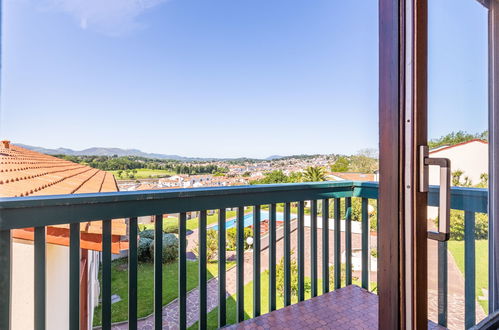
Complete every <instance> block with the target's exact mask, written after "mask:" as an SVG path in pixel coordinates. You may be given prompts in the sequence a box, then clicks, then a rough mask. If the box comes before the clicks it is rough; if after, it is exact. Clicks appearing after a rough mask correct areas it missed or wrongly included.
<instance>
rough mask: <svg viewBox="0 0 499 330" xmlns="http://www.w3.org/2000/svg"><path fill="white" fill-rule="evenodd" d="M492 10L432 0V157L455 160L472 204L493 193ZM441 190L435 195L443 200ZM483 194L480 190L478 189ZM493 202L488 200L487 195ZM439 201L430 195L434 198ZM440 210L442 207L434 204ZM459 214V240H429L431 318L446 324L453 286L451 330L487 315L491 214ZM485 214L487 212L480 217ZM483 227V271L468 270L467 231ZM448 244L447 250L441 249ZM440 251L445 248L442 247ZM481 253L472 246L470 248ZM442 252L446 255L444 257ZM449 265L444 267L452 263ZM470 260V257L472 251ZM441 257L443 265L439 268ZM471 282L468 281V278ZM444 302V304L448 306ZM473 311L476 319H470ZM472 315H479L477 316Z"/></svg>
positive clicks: (433, 216) (463, 0)
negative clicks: (478, 196) (443, 309)
mask: <svg viewBox="0 0 499 330" xmlns="http://www.w3.org/2000/svg"><path fill="white" fill-rule="evenodd" d="M487 22H488V16H487V9H486V8H485V7H483V6H482V5H481V4H480V3H479V2H478V1H475V0H430V1H429V26H428V27H429V45H428V46H429V47H428V49H429V53H428V55H429V58H428V59H429V63H428V69H429V71H428V72H429V74H428V114H429V118H428V128H429V133H428V138H429V145H430V148H431V149H430V157H437V158H440V157H442V158H449V159H450V160H451V183H452V188H451V196H452V195H453V194H454V195H455V193H456V187H463V188H464V189H465V190H464V193H465V197H464V198H465V199H468V198H471V197H472V196H473V194H476V193H477V191H476V190H473V189H471V188H480V189H483V190H486V189H487V171H488V143H487V138H488V132H487V129H488V30H487ZM439 175H440V174H439V169H438V167H436V166H432V167H430V185H438V184H439ZM437 193H438V191H435V192H434V194H433V197H436V196H437ZM478 193H479V192H478ZM485 198H486V197H485ZM432 200H434V201H436V202H438V199H435V198H432V197H430V205H431V203H432V202H431V201H432ZM433 204H434V205H437V204H436V203H433ZM453 207H454V209H452V210H451V217H450V225H451V239H450V240H449V241H448V242H447V243H438V242H437V241H434V240H428V280H429V281H428V285H429V288H428V293H429V317H430V319H431V320H433V321H435V322H438V321H440V322H441V323H442V322H444V319H445V315H442V314H441V315H440V316H439V299H438V293H439V290H440V291H441V292H442V293H445V291H442V290H444V286H446V287H447V291H446V293H447V299H448V300H447V309H446V318H447V326H448V327H449V328H451V329H462V328H463V327H464V326H465V324H466V325H467V326H469V325H470V322H471V323H472V322H473V310H474V311H475V316H476V322H479V321H480V320H481V319H483V318H484V317H485V315H486V314H487V303H488V302H487V288H488V286H487V276H488V275H487V271H488V268H487V257H488V252H487V243H488V242H487V227H488V224H487V215H486V214H484V213H482V212H484V211H485V212H486V210H483V209H479V208H478V206H476V207H470V206H467V209H466V210H465V211H468V212H469V213H468V214H467V216H465V212H464V210H463V209H462V207H460V209H459V210H458V209H456V204H455V205H454V206H453ZM477 211H481V212H477ZM470 214H471V215H474V217H475V225H476V230H475V233H474V234H472V235H470V239H469V240H467V242H466V245H467V246H468V247H472V244H473V243H474V244H475V249H474V252H475V257H474V259H473V260H472V259H469V260H472V261H473V262H476V270H475V272H472V271H470V270H472V269H471V268H469V264H470V263H468V272H466V267H465V265H466V262H465V228H471V227H470V226H471V224H472V220H473V217H472V216H470ZM428 218H429V219H428V227H429V229H430V230H437V223H438V208H437V207H429V209H428ZM439 245H440V246H439ZM439 249H440V250H439ZM471 250H473V249H471V248H470V250H469V251H471ZM439 253H440V254H439ZM445 256H446V258H447V263H446V265H445V267H443V265H444V264H443V263H444V262H445ZM468 256H469V257H470V258H472V256H470V255H469V254H468ZM439 257H440V261H441V262H442V265H440V268H439ZM444 268H446V271H447V279H445V278H441V279H443V280H444V281H443V282H441V283H440V285H439V274H440V276H442V275H443V274H444V273H442V271H443V270H444ZM465 278H466V281H465ZM473 278H474V279H475V285H476V290H475V299H474V300H473V299H472V298H473V297H472V296H471V295H470V297H471V299H468V302H467V303H466V294H465V287H468V288H472V286H471V282H472V281H473ZM442 302H443V300H440V306H441V307H442V306H443V305H442ZM466 305H468V309H467V308H466ZM466 313H468V316H467V317H466ZM470 314H471V316H470Z"/></svg>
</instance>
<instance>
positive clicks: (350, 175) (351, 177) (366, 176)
mask: <svg viewBox="0 0 499 330" xmlns="http://www.w3.org/2000/svg"><path fill="white" fill-rule="evenodd" d="M331 174H332V175H334V176H336V177H339V178H342V179H343V180H347V181H374V180H375V179H376V175H375V174H370V173H354V172H345V173H343V172H332V173H331Z"/></svg>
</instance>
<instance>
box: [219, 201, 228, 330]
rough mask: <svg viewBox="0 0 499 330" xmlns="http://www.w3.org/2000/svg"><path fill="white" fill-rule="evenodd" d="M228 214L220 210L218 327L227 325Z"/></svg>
mask: <svg viewBox="0 0 499 330" xmlns="http://www.w3.org/2000/svg"><path fill="white" fill-rule="evenodd" d="M225 222H226V212H225V209H219V210H218V327H219V328H221V327H224V326H225V325H226V324H227V315H226V293H225V292H226V291H225V272H226V270H225V267H226V260H225V252H226V249H227V247H226V246H225V245H226V243H225V240H226V236H225V235H226V233H225Z"/></svg>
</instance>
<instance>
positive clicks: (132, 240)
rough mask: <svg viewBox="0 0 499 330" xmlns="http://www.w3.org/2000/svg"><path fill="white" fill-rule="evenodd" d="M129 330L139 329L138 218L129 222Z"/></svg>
mask: <svg viewBox="0 0 499 330" xmlns="http://www.w3.org/2000/svg"><path fill="white" fill-rule="evenodd" d="M128 244H129V248H128V329H129V330H136V329H137V262H138V259H137V218H136V217H134V218H130V219H129V220H128Z"/></svg>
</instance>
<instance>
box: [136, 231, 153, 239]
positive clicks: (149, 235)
mask: <svg viewBox="0 0 499 330" xmlns="http://www.w3.org/2000/svg"><path fill="white" fill-rule="evenodd" d="M139 236H140V237H141V238H142V237H143V238H150V239H154V230H152V229H147V230H143V231H141V232H140V233H139Z"/></svg>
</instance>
